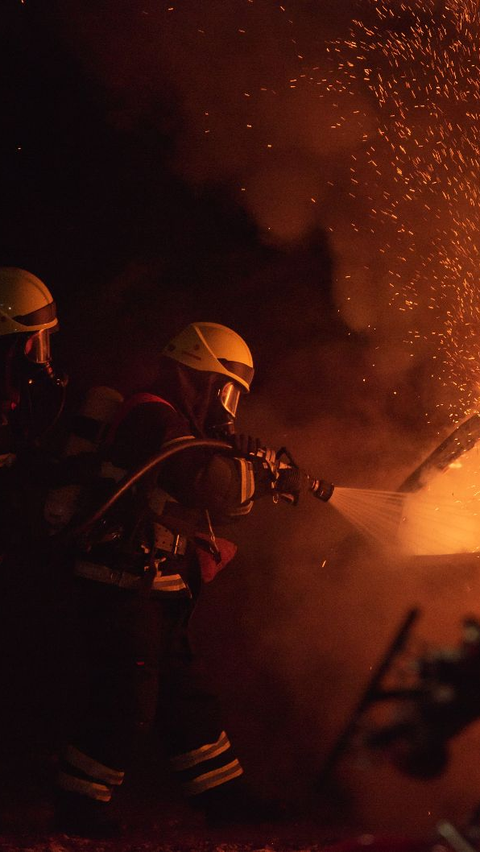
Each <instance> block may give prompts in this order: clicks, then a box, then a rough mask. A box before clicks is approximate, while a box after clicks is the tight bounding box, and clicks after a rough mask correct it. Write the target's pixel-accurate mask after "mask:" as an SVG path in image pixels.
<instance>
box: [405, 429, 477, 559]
mask: <svg viewBox="0 0 480 852" xmlns="http://www.w3.org/2000/svg"><path fill="white" fill-rule="evenodd" d="M399 539H400V544H401V547H402V549H404V550H405V551H406V552H407V553H409V554H414V555H422V556H428V555H436V554H449V553H478V552H480V449H479V448H478V444H477V445H475V446H474V447H473V448H472V449H471V450H469V451H468V452H466V453H464V454H463V455H462V456H461V457H460V458H459V459H457V460H456V461H454V462H452V464H450V465H449V466H448V467H447V468H446V469H445V470H444V471H441V472H440V471H439V472H438V473H436V474H434V475H433V476H432V478H431V479H429V481H428V482H427V484H426V485H425V486H424V488H422V489H421V490H420V491H417V492H415V493H413V494H408V495H407V497H406V500H405V504H404V512H403V519H402V521H401V524H400V527H399Z"/></svg>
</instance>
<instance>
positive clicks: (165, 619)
mask: <svg viewBox="0 0 480 852" xmlns="http://www.w3.org/2000/svg"><path fill="white" fill-rule="evenodd" d="M253 373H254V369H253V361H252V356H251V353H250V350H249V348H248V346H247V345H246V343H245V342H244V340H243V339H242V338H241V337H240V336H239V335H238V334H236V332H234V331H232V330H231V329H229V328H227V327H225V326H222V325H218V324H216V323H207V322H202V323H193V324H191V325H189V326H187V327H186V328H185V329H184V330H183V331H182V332H181V333H180V334H179V335H178V336H177V337H175V338H174V339H173V340H172V341H171V342H170V343H169V344H168V345H167V347H166V349H165V350H164V352H163V355H162V358H161V371H160V375H159V379H158V381H157V383H156V385H155V387H154V389H153V393H148V394H145V393H144V394H139V395H137V396H135V397H133V398H132V399H129V400H127V401H126V402H124V404H123V405H122V406H121V407H120V409H119V411H118V412H117V415H116V416H115V418H114V422H113V423H112V424H111V426H110V428H109V430H108V432H107V437H106V439H105V440H104V441H103V443H102V446H101V449H100V451H99V453H98V455H99V456H100V459H101V468H100V470H101V476H100V477H99V478H98V479H95V480H93V481H89V484H87V486H86V488H87V491H88V490H89V489H90V494H91V495H94V496H95V499H96V500H97V502H98V500H99V499H101V498H99V495H100V494H101V495H103V497H104V496H105V495H107V494H108V493H109V489H111V488H112V487H113V485H114V483H115V482H118V481H119V480H121V479H122V478H123V477H124V476H125V475H126V473H128V472H131V471H132V470H134V469H137V468H138V467H139V466H141V465H142V464H143V463H144V462H145V461H146V460H148V459H149V458H151V457H152V456H155V455H156V454H158V452H159V450H161V449H164V448H167V447H172V446H174V445H175V443H177V442H180V441H184V440H187V441H188V440H189V439H192V438H201V437H216V438H220V437H225V436H229V441H230V442H231V444H232V448H233V449H232V452H231V453H230V454H225V452H223V453H219V452H218V451H217V452H213V451H212V450H211V449H203V448H202V449H199V448H193V447H192V448H191V449H188V450H186V451H183V452H181V453H178V454H177V455H175V456H172V458H171V459H170V460H169V461H167V462H166V463H165V464H164V465H163V466H162V467H161V468H160V472H158V471H157V472H155V473H154V475H153V478H152V476H151V477H150V478H149V479H148V478H147V480H146V479H145V478H144V479H143V480H141V481H140V482H139V484H138V486H137V487H136V489H130V491H129V492H128V493H127V494H126V495H125V496H124V497H123V498H122V500H121V501H119V503H118V504H117V506H116V507H115V508H114V509H112V511H111V512H110V513H107V516H106V518H105V519H104V521H103V523H102V525H101V527H100V529H98V528H97V530H95V529H94V530H93V531H92V532H90V534H89V535H87V536H86V537H84V539H83V544H82V547H81V548H79V551H78V554H77V559H76V563H75V568H74V573H75V583H76V595H77V619H78V621H77V624H76V627H77V630H78V633H79V635H81V636H82V643H83V646H84V649H85V654H86V663H87V667H86V668H87V673H88V677H87V678H86V683H87V686H86V690H85V692H86V698H85V705H84V706H83V708H82V710H81V712H80V713H79V718H78V723H77V726H76V729H75V730H74V731H73V732H72V737H71V740H70V743H69V744H68V746H67V748H66V750H65V753H64V757H63V761H62V765H61V769H60V773H59V794H58V808H57V825H58V827H59V828H61V829H62V830H64V831H67V833H68V832H76V833H80V834H84V835H87V836H94V835H96V836H100V835H106V834H110V833H114V832H116V831H117V829H118V826H117V824H116V822H115V821H114V820H111V819H110V817H109V808H108V803H109V802H110V801H111V800H112V796H113V794H114V792H115V790H116V788H118V787H119V786H120V785H121V784H122V782H123V780H124V774H125V769H126V767H127V766H128V764H129V760H130V758H131V754H132V749H134V748H135V743H136V742H137V739H136V738H137V736H138V735H139V734H141V733H142V732H144V731H146V730H148V729H149V728H150V727H151V726H152V723H153V720H154V717H155V714H156V712H157V708H160V711H161V716H160V721H161V730H162V732H163V733H164V736H165V742H166V743H167V744H168V749H169V752H170V759H171V766H172V770H173V772H174V773H176V775H177V776H178V779H179V781H180V783H181V784H182V785H183V789H184V791H185V794H186V795H187V796H188V797H190V799H191V801H192V803H195V804H197V805H198V806H201V807H202V808H204V810H205V811H206V812H207V813H210V814H211V815H212V814H217V815H218V817H219V818H220V819H221V818H222V815H223V816H224V817H225V818H227V819H228V818H229V817H232V818H234V817H235V816H236V812H238V813H240V811H242V810H244V809H245V807H244V806H246V803H247V804H248V805H250V804H251V802H250V799H249V796H248V794H246V793H245V788H244V786H243V782H242V779H241V776H242V773H243V769H242V766H241V764H240V762H239V760H238V758H237V757H236V755H235V754H234V752H233V749H232V746H231V743H230V740H229V738H228V735H227V733H226V732H225V730H224V729H223V726H222V723H221V719H220V717H219V713H218V708H217V703H216V701H215V699H214V697H213V696H212V695H211V694H210V692H209V690H208V689H207V688H206V687H205V685H204V684H203V682H202V678H201V677H200V676H199V673H198V669H197V665H196V660H195V658H194V656H193V654H192V650H191V648H190V644H189V641H188V619H189V615H190V613H191V611H192V606H193V604H194V602H195V601H196V599H197V597H198V594H199V591H200V588H201V585H202V582H209V581H211V580H212V579H213V578H214V576H215V575H216V574H217V573H218V571H219V570H221V569H222V568H223V567H224V566H225V565H226V564H227V563H228V562H229V561H230V560H231V559H232V557H233V555H234V553H235V547H234V545H233V544H231V543H230V542H229V541H227V540H225V539H222V538H219V537H218V535H217V534H216V530H217V527H218V525H221V524H223V523H229V522H232V521H234V520H237V519H238V518H241V517H243V516H245V515H247V514H248V513H249V512H250V511H251V509H252V506H253V504H254V501H255V500H256V499H257V498H259V497H262V496H265V495H267V494H272V489H273V487H276V488H278V489H279V490H280V491H281V492H282V493H284V494H285V493H288V494H291V495H292V497H294V498H296V497H297V496H298V493H299V492H300V490H301V487H302V484H301V477H299V476H298V474H297V472H296V471H295V472H293V471H292V470H285V471H284V472H283V473H282V474H281V476H280V477H279V475H278V473H277V475H276V478H275V477H274V475H273V473H272V469H271V466H270V465H269V464H268V463H266V462H265V458H264V457H263V458H262V459H261V458H258V457H257V456H256V455H255V453H256V451H257V449H258V447H259V442H258V441H255V440H252V439H250V438H245V437H244V436H238V435H236V434H235V429H234V426H235V417H236V413H237V407H238V403H239V400H240V398H241V397H242V395H244V394H246V393H248V392H249V390H250V385H251V382H252V379H253ZM82 428H84V429H85V428H86V427H85V423H83V427H82ZM264 455H265V454H264ZM87 467H88V465H86V466H85V469H86V468H87ZM86 479H87V480H88V476H86ZM274 479H275V481H274ZM279 479H280V481H279ZM87 502H88V501H87ZM239 803H241V804H239Z"/></svg>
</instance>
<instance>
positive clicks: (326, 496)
mask: <svg viewBox="0 0 480 852" xmlns="http://www.w3.org/2000/svg"><path fill="white" fill-rule="evenodd" d="M192 447H196V448H205V449H212V450H228V451H230V452H232V446H231V444H229V443H227V442H226V441H221V440H215V439H212V438H186V439H185V440H182V441H178V442H177V443H175V444H172V445H170V446H169V447H166V448H165V449H163V450H161V452H159V453H157V455H155V456H152V458H151V459H149V460H148V461H147V462H145V464H143V465H141V467H139V468H137V470H135V471H134V472H133V473H132V474H130V475H129V476H127V477H125V478H124V479H123V480H122V481H121V482H120V483H119V484H118V486H117V488H116V489H115V491H114V492H113V493H112V494H111V495H110V497H109V498H108V500H106V501H105V502H104V503H103V504H102V505H101V506H99V508H98V509H96V511H95V512H94V513H93V514H92V515H90V516H89V517H88V518H86V519H85V520H84V521H82V523H81V524H79V525H78V526H77V527H75V528H74V529H71V530H70V531H69V538H70V537H71V538H76V537H78V536H81V535H84V534H85V533H86V532H87V531H88V530H90V528H91V527H93V526H94V525H95V524H96V523H98V521H100V520H101V519H102V518H103V516H104V515H105V514H106V512H108V511H109V510H110V509H111V508H112V506H114V505H115V503H117V502H118V500H120V498H121V497H123V495H124V494H125V493H126V492H127V491H129V490H130V488H133V486H134V485H136V484H137V482H139V481H140V480H141V479H143V477H144V476H146V475H147V474H149V473H151V471H153V470H155V469H156V468H157V467H160V465H161V464H163V462H165V461H167V459H169V458H171V456H174V455H176V454H177V453H181V452H183V451H184V450H189V449H192ZM282 452H283V453H286V451H285V450H280V451H279V453H278V454H277V459H279V457H280V455H281V454H282ZM263 453H264V451H262V450H261V451H260V453H259V457H260V458H261V457H262V454H263ZM287 455H288V454H287ZM290 458H291V457H290ZM282 467H283V469H285V468H293V467H296V465H294V464H285V463H284V462H280V461H278V465H277V469H281V468H282ZM306 477H307V482H308V491H309V493H311V494H312V495H313V496H314V497H316V498H317V500H322V501H323V502H324V503H326V502H327V501H328V500H330V497H331V496H332V494H333V490H334V486H333V485H332V484H331V483H330V482H327V481H326V480H325V479H319V478H317V477H313V476H310V475H309V474H306Z"/></svg>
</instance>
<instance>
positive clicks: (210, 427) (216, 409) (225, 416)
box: [205, 381, 242, 438]
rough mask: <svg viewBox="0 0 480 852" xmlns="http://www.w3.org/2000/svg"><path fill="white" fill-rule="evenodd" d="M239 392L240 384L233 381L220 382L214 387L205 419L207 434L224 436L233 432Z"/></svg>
mask: <svg viewBox="0 0 480 852" xmlns="http://www.w3.org/2000/svg"><path fill="white" fill-rule="evenodd" d="M241 392H242V391H241V388H240V386H239V385H238V384H237V383H236V382H233V381H229V382H222V384H221V385H220V387H217V388H216V389H214V391H213V395H212V401H211V403H210V406H209V410H208V413H207V418H206V421H205V426H206V430H207V432H208V434H209V435H212V436H213V437H215V438H224V437H228V436H229V435H232V434H233V432H234V431H235V417H236V414H237V408H238V403H239V400H240V395H241Z"/></svg>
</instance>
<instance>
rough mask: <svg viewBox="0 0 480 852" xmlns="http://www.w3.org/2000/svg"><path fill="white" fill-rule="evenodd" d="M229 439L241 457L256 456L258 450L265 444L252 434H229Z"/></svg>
mask: <svg viewBox="0 0 480 852" xmlns="http://www.w3.org/2000/svg"><path fill="white" fill-rule="evenodd" d="M229 441H230V443H231V445H232V447H233V449H234V450H235V453H236V455H237V456H240V457H241V458H246V457H247V456H256V455H257V453H258V451H259V450H260V449H262V448H263V447H264V446H265V445H264V444H263V443H262V441H260V439H259V438H252V436H251V435H244V434H242V433H240V434H237V433H234V434H233V435H229Z"/></svg>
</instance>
